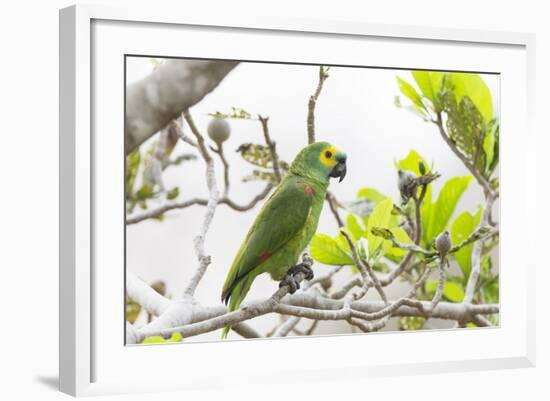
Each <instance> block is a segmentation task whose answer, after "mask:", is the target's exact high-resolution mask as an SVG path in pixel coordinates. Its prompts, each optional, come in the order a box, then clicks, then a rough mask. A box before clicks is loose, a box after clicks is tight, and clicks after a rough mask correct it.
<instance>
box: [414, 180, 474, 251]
mask: <svg viewBox="0 0 550 401" xmlns="http://www.w3.org/2000/svg"><path fill="white" fill-rule="evenodd" d="M472 179H473V177H472V176H464V177H454V178H451V179H450V180H448V181H447V182H445V184H444V185H443V188H441V191H440V192H439V196H438V197H437V201H436V202H434V203H433V204H432V205H430V208H429V210H426V211H427V212H428V213H429V214H430V216H429V217H428V216H426V221H427V222H428V225H427V227H424V233H425V235H424V238H425V241H426V243H431V240H432V239H433V238H435V236H437V235H438V234H439V233H441V232H442V231H444V230H445V228H446V227H447V224H448V223H449V219H450V218H451V216H452V215H453V213H454V210H455V208H456V205H457V203H458V201H459V200H460V198H461V196H462V194H463V193H464V191H466V189H467V188H468V185H469V184H470V182H471V181H472Z"/></svg>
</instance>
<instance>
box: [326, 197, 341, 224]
mask: <svg viewBox="0 0 550 401" xmlns="http://www.w3.org/2000/svg"><path fill="white" fill-rule="evenodd" d="M326 199H327V202H328V205H329V207H330V211H331V212H332V215H333V216H334V219H335V220H336V223H337V224H338V228H342V227H344V221H343V220H342V218H341V217H340V213H338V201H337V200H336V197H335V196H334V194H332V193H331V192H329V191H327V197H326Z"/></svg>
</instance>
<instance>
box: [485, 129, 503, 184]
mask: <svg viewBox="0 0 550 401" xmlns="http://www.w3.org/2000/svg"><path fill="white" fill-rule="evenodd" d="M492 136H493V137H494V140H493V152H492V158H491V160H490V161H488V162H487V164H488V167H487V177H489V176H490V175H491V174H493V171H495V169H496V167H497V165H498V161H499V142H500V125H499V124H495V129H494V130H493V132H492Z"/></svg>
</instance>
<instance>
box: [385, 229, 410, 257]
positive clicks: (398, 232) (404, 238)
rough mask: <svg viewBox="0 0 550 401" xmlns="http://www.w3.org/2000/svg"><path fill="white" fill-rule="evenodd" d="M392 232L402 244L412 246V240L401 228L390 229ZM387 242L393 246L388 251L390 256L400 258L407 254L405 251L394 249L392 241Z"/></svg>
mask: <svg viewBox="0 0 550 401" xmlns="http://www.w3.org/2000/svg"><path fill="white" fill-rule="evenodd" d="M390 231H391V232H392V234H393V236H394V237H395V239H396V240H397V241H399V242H401V243H402V244H412V242H413V241H412V239H411V238H410V237H409V235H408V234H407V232H406V231H405V230H403V229H402V228H401V227H393V228H391V229H390ZM387 242H390V244H391V245H392V248H391V249H390V250H389V251H388V252H389V254H390V255H392V256H394V257H397V258H399V257H401V256H403V255H405V254H406V253H407V251H405V250H404V249H401V248H397V247H394V246H393V243H392V242H391V241H387Z"/></svg>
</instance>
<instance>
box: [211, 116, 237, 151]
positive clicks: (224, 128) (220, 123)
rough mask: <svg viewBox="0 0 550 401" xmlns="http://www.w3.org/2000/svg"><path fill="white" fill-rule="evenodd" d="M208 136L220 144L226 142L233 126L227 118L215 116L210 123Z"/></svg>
mask: <svg viewBox="0 0 550 401" xmlns="http://www.w3.org/2000/svg"><path fill="white" fill-rule="evenodd" d="M207 132H208V136H209V137H210V139H212V140H213V141H214V142H215V143H216V144H217V145H218V146H220V145H221V144H222V143H223V142H225V141H226V140H227V139H228V138H229V136H230V134H231V126H230V125H229V123H228V122H227V121H226V119H225V118H213V119H212V120H210V122H209V123H208V128H207Z"/></svg>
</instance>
